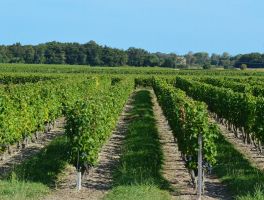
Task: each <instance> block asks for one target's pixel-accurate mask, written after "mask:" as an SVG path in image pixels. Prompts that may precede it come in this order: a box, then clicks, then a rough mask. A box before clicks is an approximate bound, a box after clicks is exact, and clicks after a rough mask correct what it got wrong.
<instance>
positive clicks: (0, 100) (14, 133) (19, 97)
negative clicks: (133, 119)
mask: <svg viewBox="0 0 264 200" xmlns="http://www.w3.org/2000/svg"><path fill="white" fill-rule="evenodd" d="M106 82H109V83H108V85H110V82H111V81H110V79H109V80H105V84H103V85H107V83H106ZM97 83H98V80H97V79H96V78H89V79H88V78H80V79H79V80H73V79H68V78H65V79H64V80H51V81H43V82H37V83H25V84H23V85H6V86H4V87H1V88H0V110H1V112H0V151H1V150H2V151H3V150H5V149H7V148H8V147H9V146H10V145H11V144H14V143H16V142H19V141H21V140H23V141H24V144H25V143H27V141H28V140H29V139H30V138H31V137H33V136H34V134H37V133H38V132H40V131H41V132H43V131H44V127H45V125H47V124H52V123H53V122H54V121H55V119H56V118H58V117H60V116H62V115H63V114H64V113H65V111H66V110H67V109H69V108H70V107H71V106H72V105H73V104H74V103H75V102H76V101H77V99H80V98H82V97H83V96H84V94H87V93H89V92H90V93H91V92H93V91H94V92H95V91H96V90H95V89H96V85H97Z"/></svg>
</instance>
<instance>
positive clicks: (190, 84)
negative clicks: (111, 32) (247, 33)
mask: <svg viewBox="0 0 264 200" xmlns="http://www.w3.org/2000/svg"><path fill="white" fill-rule="evenodd" d="M155 106H156V107H155ZM154 108H155V109H154ZM157 109H160V110H161V111H160V113H159V114H157ZM0 111H1V112H0V173H1V174H0V178H1V179H0V199H3V200H7V199H22V200H23V199H47V200H48V199H52V200H54V199H63V198H64V199H81V198H83V199H105V200H112V199H117V200H119V199H120V200H121V199H131V200H132V199H146V200H148V199H157V200H158V199H197V198H199V195H202V197H201V198H202V199H239V200H248V199H264V192H263V191H264V171H263V170H264V164H263V163H264V152H263V151H264V72H261V71H254V70H250V71H247V70H244V71H240V70H174V69H160V68H140V67H137V68H135V67H124V68H115V67H106V68H103V67H85V66H70V65H65V66H63V65H23V64H10V65H8V64H1V65H0ZM162 117H163V118H164V120H161V119H162ZM164 127H165V128H164ZM170 137H171V138H173V140H169V138H170ZM162 138H163V140H164V141H165V140H166V141H169V142H168V143H166V144H165V142H162V141H161V139H162ZM40 143H41V144H42V146H40V145H39V144H40ZM34 148H35V150H34ZM36 149H37V150H36ZM168 153H170V155H171V157H168ZM179 166H182V168H181V169H179ZM170 170H171V171H170ZM77 174H78V175H77ZM76 178H77V179H78V181H77V182H76ZM200 193H201V194H200Z"/></svg>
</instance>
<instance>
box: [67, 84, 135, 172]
mask: <svg viewBox="0 0 264 200" xmlns="http://www.w3.org/2000/svg"><path fill="white" fill-rule="evenodd" d="M133 87H134V85H133V81H132V80H131V79H125V80H122V81H120V82H119V83H115V84H114V85H113V86H111V87H110V88H108V89H104V88H100V87H98V88H97V92H96V94H94V95H92V96H89V95H88V94H87V97H86V98H84V99H82V100H79V101H77V102H76V103H75V104H74V106H73V107H71V108H70V109H69V110H68V111H67V113H66V118H67V124H66V134H67V137H68V139H69V143H70V144H69V145H70V159H71V162H72V163H73V164H74V165H75V166H76V167H77V168H78V170H79V169H80V168H82V167H83V166H84V165H85V164H88V165H95V164H96V162H97V158H98V153H99V150H100V148H101V147H102V145H103V144H104V142H105V141H106V140H107V138H108V137H109V136H110V134H111V133H112V131H113V129H114V127H115V125H116V122H117V119H118V116H119V114H120V113H121V111H122V109H123V106H124V105H125V103H126V101H127V99H128V96H129V95H130V93H131V91H132V89H133Z"/></svg>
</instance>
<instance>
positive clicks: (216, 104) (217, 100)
mask: <svg viewBox="0 0 264 200" xmlns="http://www.w3.org/2000/svg"><path fill="white" fill-rule="evenodd" d="M176 87H178V88H181V89H182V90H184V91H186V93H187V94H188V95H189V96H191V97H193V98H195V99H197V100H200V101H204V102H206V103H207V105H208V108H209V109H210V110H211V111H212V112H214V113H215V114H216V115H217V118H218V120H219V121H220V122H222V123H224V124H226V125H227V127H228V128H229V129H230V130H231V129H233V131H234V133H235V135H236V137H238V135H237V134H238V130H240V131H241V133H242V136H243V138H244V142H248V143H250V144H251V143H253V144H254V145H255V146H256V147H258V148H259V150H260V151H261V150H262V147H261V144H259V143H260V142H261V143H263V142H264V123H263V122H264V115H263V108H264V98H263V97H254V96H252V95H251V94H249V93H239V92H234V91H232V90H231V89H226V88H220V87H215V86H212V85H209V84H206V83H201V82H198V81H194V80H190V79H188V78H182V77H177V78H176Z"/></svg>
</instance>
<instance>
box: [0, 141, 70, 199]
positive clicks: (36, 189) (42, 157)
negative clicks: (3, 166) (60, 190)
mask: <svg viewBox="0 0 264 200" xmlns="http://www.w3.org/2000/svg"><path fill="white" fill-rule="evenodd" d="M67 146H68V145H67V139H66V137H65V136H61V137H58V138H56V139H54V140H53V141H52V142H51V143H50V144H49V145H48V146H47V147H45V148H44V149H42V150H41V151H40V152H39V153H37V154H36V155H34V156H32V157H31V158H30V159H28V160H26V161H24V162H23V163H22V164H20V165H18V166H15V167H14V170H13V171H12V172H11V173H10V175H9V176H8V177H6V178H5V179H4V180H0V199H1V200H2V199H3V200H5V199H8V200H17V199H19V200H27V199H34V200H35V199H40V198H41V197H43V196H44V195H46V194H47V193H49V192H50V188H51V187H54V185H55V182H56V181H57V178H58V176H59V174H60V173H61V172H62V171H63V169H65V167H66V166H67V163H68V162H67V151H68V148H67Z"/></svg>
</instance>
